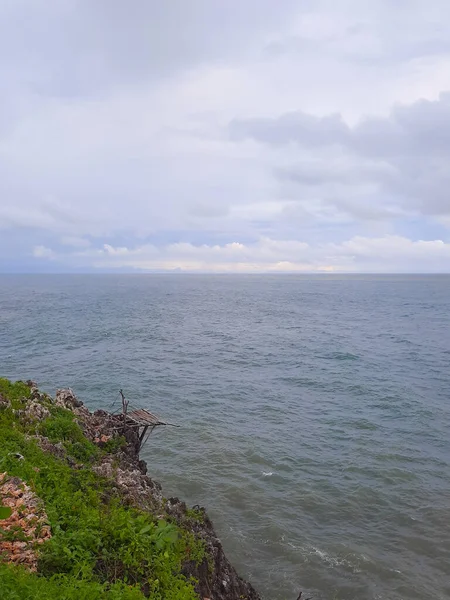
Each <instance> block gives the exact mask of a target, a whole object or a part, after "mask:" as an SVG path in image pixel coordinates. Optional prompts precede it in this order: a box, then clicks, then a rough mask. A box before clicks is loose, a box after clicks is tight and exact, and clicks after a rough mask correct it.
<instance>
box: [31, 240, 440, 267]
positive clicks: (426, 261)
mask: <svg viewBox="0 0 450 600" xmlns="http://www.w3.org/2000/svg"><path fill="white" fill-rule="evenodd" d="M35 253H36V256H39V257H47V258H55V254H54V253H53V252H52V251H51V250H49V249H48V248H43V247H41V248H39V249H35ZM57 258H58V260H59V261H60V262H62V263H64V262H68V263H69V264H75V265H76V266H78V267H82V266H83V265H91V264H92V265H94V266H95V267H97V268H99V269H104V268H106V269H111V268H112V269H115V268H116V269H123V268H128V269H132V270H141V271H149V270H151V271H152V270H169V271H170V270H182V271H187V272H189V271H203V272H205V271H206V272H225V273H226V272H242V273H252V272H291V271H292V272H345V273H354V272H396V271H400V272H412V273H421V272H448V273H450V243H445V242H443V241H442V240H433V241H423V240H417V241H412V240H410V239H408V238H405V237H401V236H395V235H386V236H383V237H378V238H367V237H362V236H355V237H353V238H351V239H349V240H346V241H344V242H342V243H333V242H326V243H321V244H308V243H306V242H300V241H296V240H285V241H280V240H273V239H270V238H261V239H260V240H258V241H257V242H255V243H251V244H244V243H240V242H232V243H228V244H224V245H217V244H215V245H207V244H201V245H195V244H191V243H174V244H168V245H165V246H160V247H156V246H154V245H152V244H144V245H141V246H135V247H133V248H127V247H113V246H111V245H109V244H104V245H103V247H102V248H98V249H89V250H83V251H78V252H75V253H71V254H62V255H58V257H57Z"/></svg>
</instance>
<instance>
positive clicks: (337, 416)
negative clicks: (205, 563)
mask: <svg viewBox="0 0 450 600" xmlns="http://www.w3.org/2000/svg"><path fill="white" fill-rule="evenodd" d="M0 374H1V375H3V376H7V377H10V378H13V379H15V378H23V379H27V378H32V379H35V380H36V381H38V382H39V384H40V385H41V386H42V387H43V388H44V389H46V390H48V391H49V392H52V393H53V392H54V391H55V389H56V388H57V387H64V386H70V387H72V388H73V389H74V391H75V392H76V393H77V394H78V395H79V397H80V398H81V399H83V400H84V401H85V402H86V403H87V405H88V406H89V407H90V408H92V409H94V408H98V407H101V408H106V409H108V408H111V407H112V408H114V407H118V405H119V394H118V390H119V389H120V388H123V389H124V391H125V392H126V395H127V396H128V397H129V398H130V399H131V401H132V402H133V403H134V404H137V405H141V406H143V407H147V408H149V409H151V410H153V411H154V412H156V413H157V414H159V415H161V416H162V417H165V418H166V419H167V420H170V421H172V422H175V423H178V424H180V425H181V427H180V428H179V429H175V428H166V429H164V430H162V429H161V430H159V431H157V432H155V433H154V434H153V435H152V437H151V438H150V440H149V442H148V445H147V446H146V448H145V451H144V453H143V457H144V458H145V459H146V460H147V461H148V466H149V474H150V475H151V476H152V477H154V478H156V479H157V480H159V481H161V482H162V484H163V486H164V490H165V494H166V495H167V496H168V495H178V496H179V497H181V498H183V499H185V500H186V501H187V502H189V503H191V504H201V505H204V506H205V507H206V508H207V510H208V511H209V513H210V515H211V517H212V519H213V521H214V523H215V526H216V529H217V531H218V534H219V536H220V537H221V539H222V542H223V544H224V547H225V549H226V551H227V553H228V556H229V558H230V559H231V560H232V562H233V563H234V564H235V566H236V567H237V569H238V571H239V572H240V573H241V574H242V576H244V577H247V578H249V579H250V580H251V581H252V582H253V584H254V585H255V586H256V587H257V588H258V590H259V591H260V592H261V594H262V595H263V597H264V598H265V599H267V600H295V598H296V597H297V595H298V592H299V590H300V589H303V590H305V592H304V594H305V595H304V597H309V596H312V598H313V599H314V600H333V599H336V600H369V599H370V600H372V599H376V598H377V599H388V600H400V599H404V600H414V599H416V600H429V599H430V598H432V599H433V600H443V599H444V598H449V597H450V278H449V277H445V276H352V277H348V276H342V277H340V276H311V277H308V276H206V275H205V276H193V275H192V276H188V275H117V276H116V275H101V276H100V275H99V276H96V275H91V276H56V275H55V276H1V277H0Z"/></svg>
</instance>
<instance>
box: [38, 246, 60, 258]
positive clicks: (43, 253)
mask: <svg viewBox="0 0 450 600" xmlns="http://www.w3.org/2000/svg"><path fill="white" fill-rule="evenodd" d="M33 256H34V257H35V258H49V259H53V258H55V257H56V254H55V253H54V252H53V250H51V249H50V248H46V247H45V246H35V247H34V248H33Z"/></svg>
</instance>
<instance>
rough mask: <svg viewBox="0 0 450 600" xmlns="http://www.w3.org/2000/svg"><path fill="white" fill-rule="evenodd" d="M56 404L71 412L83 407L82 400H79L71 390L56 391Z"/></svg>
mask: <svg viewBox="0 0 450 600" xmlns="http://www.w3.org/2000/svg"><path fill="white" fill-rule="evenodd" d="M55 404H56V406H61V408H67V409H69V410H73V409H74V408H80V407H81V406H83V403H82V402H81V400H78V398H77V397H76V396H75V394H74V393H73V392H72V390H71V389H70V388H67V389H61V390H56V395H55Z"/></svg>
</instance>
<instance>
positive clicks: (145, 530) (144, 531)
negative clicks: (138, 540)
mask: <svg viewBox="0 0 450 600" xmlns="http://www.w3.org/2000/svg"><path fill="white" fill-rule="evenodd" d="M151 529H153V525H152V524H150V525H146V526H145V527H143V528H142V529H141V530H140V532H139V535H143V534H144V533H148V532H149V531H150V530H151Z"/></svg>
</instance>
